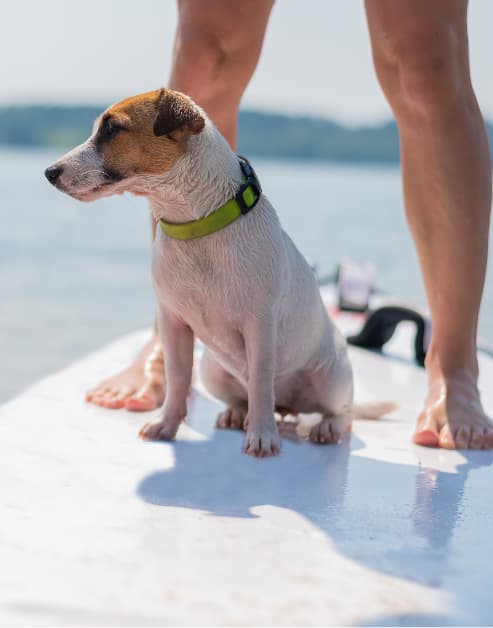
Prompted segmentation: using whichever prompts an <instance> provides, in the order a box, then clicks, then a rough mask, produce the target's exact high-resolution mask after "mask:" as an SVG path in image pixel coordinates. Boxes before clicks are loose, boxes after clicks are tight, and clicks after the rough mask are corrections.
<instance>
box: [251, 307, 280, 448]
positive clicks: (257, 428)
mask: <svg viewBox="0 0 493 628" xmlns="http://www.w3.org/2000/svg"><path fill="white" fill-rule="evenodd" d="M276 333H277V327H276V322H275V317H274V312H272V311H268V312H263V313H260V314H257V313H256V314H254V315H253V316H252V317H251V320H249V321H248V322H247V324H246V326H245V328H244V338H245V346H246V354H247V366H248V414H247V418H246V420H247V424H248V427H247V432H246V438H245V445H244V448H243V451H244V453H246V454H249V455H250V456H255V457H259V458H264V457H266V456H275V455H276V454H278V453H279V452H280V450H281V442H280V439H279V432H278V430H277V424H276V419H275V417H274V405H275V399H274V377H275V368H276V364H275V363H276Z"/></svg>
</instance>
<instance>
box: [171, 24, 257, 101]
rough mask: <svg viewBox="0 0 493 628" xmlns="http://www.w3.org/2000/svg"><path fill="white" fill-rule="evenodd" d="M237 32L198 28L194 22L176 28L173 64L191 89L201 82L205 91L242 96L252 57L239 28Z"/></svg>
mask: <svg viewBox="0 0 493 628" xmlns="http://www.w3.org/2000/svg"><path fill="white" fill-rule="evenodd" d="M238 31H239V32H235V33H229V32H224V31H221V30H219V29H208V28H207V27H201V28H197V27H196V26H195V25H194V24H191V25H185V26H182V27H181V28H180V29H179V31H178V34H177V38H176V44H175V63H176V64H177V65H179V66H180V69H181V72H180V76H181V77H185V80H186V81H187V82H189V83H190V84H191V87H192V89H193V91H194V92H196V91H197V89H199V88H200V85H203V86H204V89H205V90H206V92H207V94H211V93H216V92H217V93H221V94H222V93H223V92H224V95H225V96H226V97H228V98H230V97H231V98H232V97H234V96H235V95H238V97H241V94H242V92H243V90H244V87H245V84H246V82H247V81H248V78H249V76H250V74H251V71H253V70H252V68H251V67H250V66H252V65H253V67H254V66H255V60H253V62H252V61H251V59H250V55H249V47H248V43H246V45H245V42H243V37H242V35H241V29H238Z"/></svg>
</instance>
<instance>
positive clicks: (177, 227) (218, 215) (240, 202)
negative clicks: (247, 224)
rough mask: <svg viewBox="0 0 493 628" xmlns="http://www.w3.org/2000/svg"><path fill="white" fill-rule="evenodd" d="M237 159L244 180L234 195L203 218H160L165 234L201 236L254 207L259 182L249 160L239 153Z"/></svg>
mask: <svg viewBox="0 0 493 628" xmlns="http://www.w3.org/2000/svg"><path fill="white" fill-rule="evenodd" d="M238 159H239V160H240V167H241V170H242V172H243V176H244V177H245V181H244V182H243V183H242V184H241V186H240V189H239V190H238V192H237V193H236V194H235V196H234V197H233V198H230V199H229V201H226V203H224V205H221V207H219V208H218V209H216V210H215V211H213V212H212V214H209V215H208V216H206V217H205V218H200V219H199V220H192V221H191V222H182V223H172V222H166V221H165V220H163V219H162V218H161V219H160V220H159V224H160V225H161V229H162V230H163V231H164V233H165V234H166V235H168V236H169V237H170V238H175V239H176V240H193V239H194V238H202V237H203V236H206V235H210V234H211V233H215V232H216V231H219V230H220V229H224V227H227V226H228V225H230V224H231V223H232V222H234V221H235V220H236V219H237V218H239V217H240V216H242V215H243V216H244V215H245V214H248V212H249V211H251V210H252V209H253V208H254V207H255V205H256V204H257V203H258V200H259V198H260V196H261V194H262V188H261V187H260V182H259V180H258V178H257V175H256V174H255V170H254V169H253V168H252V166H251V165H250V162H249V161H248V160H247V159H245V158H244V157H240V156H239V155H238Z"/></svg>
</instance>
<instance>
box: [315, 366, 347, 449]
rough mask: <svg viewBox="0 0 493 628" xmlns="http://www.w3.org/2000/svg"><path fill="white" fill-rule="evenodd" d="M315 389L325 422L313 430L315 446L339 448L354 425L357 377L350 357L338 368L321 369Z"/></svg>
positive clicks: (316, 376) (321, 421) (316, 377)
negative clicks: (337, 446) (337, 444)
mask: <svg viewBox="0 0 493 628" xmlns="http://www.w3.org/2000/svg"><path fill="white" fill-rule="evenodd" d="M312 387H313V391H314V393H315V395H316V397H317V403H318V404H319V406H320V407H321V408H322V418H321V420H320V422H319V423H317V424H316V425H314V426H313V427H312V429H311V430H310V434H309V439H310V440H311V441H312V442H313V443H321V444H335V443H338V442H340V441H341V439H342V438H343V436H344V434H347V433H348V432H350V431H351V426H352V422H353V374H352V369H351V365H350V363H349V360H348V358H347V356H346V355H342V356H341V357H340V358H339V360H338V361H337V363H336V366H335V367H334V366H327V367H326V368H322V369H319V370H318V371H317V372H316V373H314V374H313V376H312Z"/></svg>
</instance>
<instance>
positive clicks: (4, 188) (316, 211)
mask: <svg viewBox="0 0 493 628" xmlns="http://www.w3.org/2000/svg"><path fill="white" fill-rule="evenodd" d="M57 156H58V154H55V153H53V152H49V151H41V150H40V151H29V152H27V151H14V150H3V151H0V190H1V193H2V195H1V203H0V220H1V225H2V226H1V229H0V282H1V283H0V285H1V296H0V356H1V360H2V363H1V366H0V373H1V377H0V400H4V399H6V398H8V397H10V396H12V395H13V394H14V393H16V392H17V391H19V390H21V389H22V388H23V387H25V386H27V385H28V384H29V383H31V382H33V381H34V380H36V379H37V378H39V377H41V376H42V375H44V374H47V373H49V372H50V371H53V370H55V369H58V368H61V367H62V366H64V365H65V364H66V363H67V362H69V361H71V360H73V359H74V358H77V357H78V356H81V355H83V354H85V353H87V352H89V351H91V350H93V349H96V348H98V347H99V346H100V345H101V344H102V343H103V342H105V341H108V340H110V339H112V338H114V337H116V336H118V335H121V334H123V333H125V332H128V331H131V330H133V329H136V328H139V327H142V326H145V325H150V324H151V322H152V319H153V311H154V299H153V294H152V288H151V283H150V274H149V239H150V228H149V213H148V209H147V205H146V202H145V200H143V199H141V198H135V197H131V196H127V195H126V196H123V197H122V196H118V197H115V198H110V199H104V200H101V201H97V202H95V203H91V204H82V203H78V202H77V201H75V200H72V199H70V198H69V197H67V196H64V195H62V194H60V193H59V192H57V191H56V190H55V189H53V188H51V186H50V185H49V184H48V183H47V182H46V180H45V179H44V176H43V171H44V168H45V167H46V166H47V165H49V164H50V163H51V162H52V161H53V160H54V159H55V158H56V157H57ZM253 162H254V165H255V167H256V169H257V172H258V174H259V175H260V179H261V181H262V184H263V188H264V191H265V192H266V194H267V195H268V196H269V198H270V199H271V200H272V201H273V203H274V205H275V207H276V209H277V210H278V212H279V214H280V217H281V220H282V223H283V225H284V227H285V229H286V231H287V232H288V233H289V234H290V235H291V237H292V238H293V239H294V241H295V242H296V244H297V245H298V246H299V248H300V249H301V251H302V252H303V253H304V254H305V255H306V256H307V257H308V258H309V259H310V261H312V262H313V263H315V264H316V265H317V268H318V271H319V273H320V274H321V275H323V274H329V273H332V272H333V271H334V268H335V266H336V264H337V262H338V260H340V259H341V258H343V257H351V258H354V259H355V260H358V261H361V262H365V261H370V262H372V263H373V264H374V266H375V269H376V279H377V285H378V286H379V287H382V288H384V289H385V290H387V291H389V292H391V293H393V294H395V295H398V296H399V297H402V298H404V299H406V300H409V301H412V302H414V303H416V304H417V305H424V304H425V297H424V291H423V287H422V282H421V277H420V273H419V268H418V264H417V259H416V255H415V252H414V247H413V244H412V241H411V238H410V235H409V233H408V230H407V226H406V222H405V218H404V211H403V202H402V194H401V184H400V175H399V170H398V169H397V168H394V167H367V166H346V165H344V166H342V165H341V166H339V165H334V164H320V163H315V164H314V163H307V162H299V163H295V162H279V161H264V160H253ZM492 284H493V282H492V281H491V279H489V278H487V282H486V289H485V298H484V302H483V309H482V315H481V324H480V334H481V337H482V339H483V340H484V341H486V342H488V343H490V344H493V285H492Z"/></svg>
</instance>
